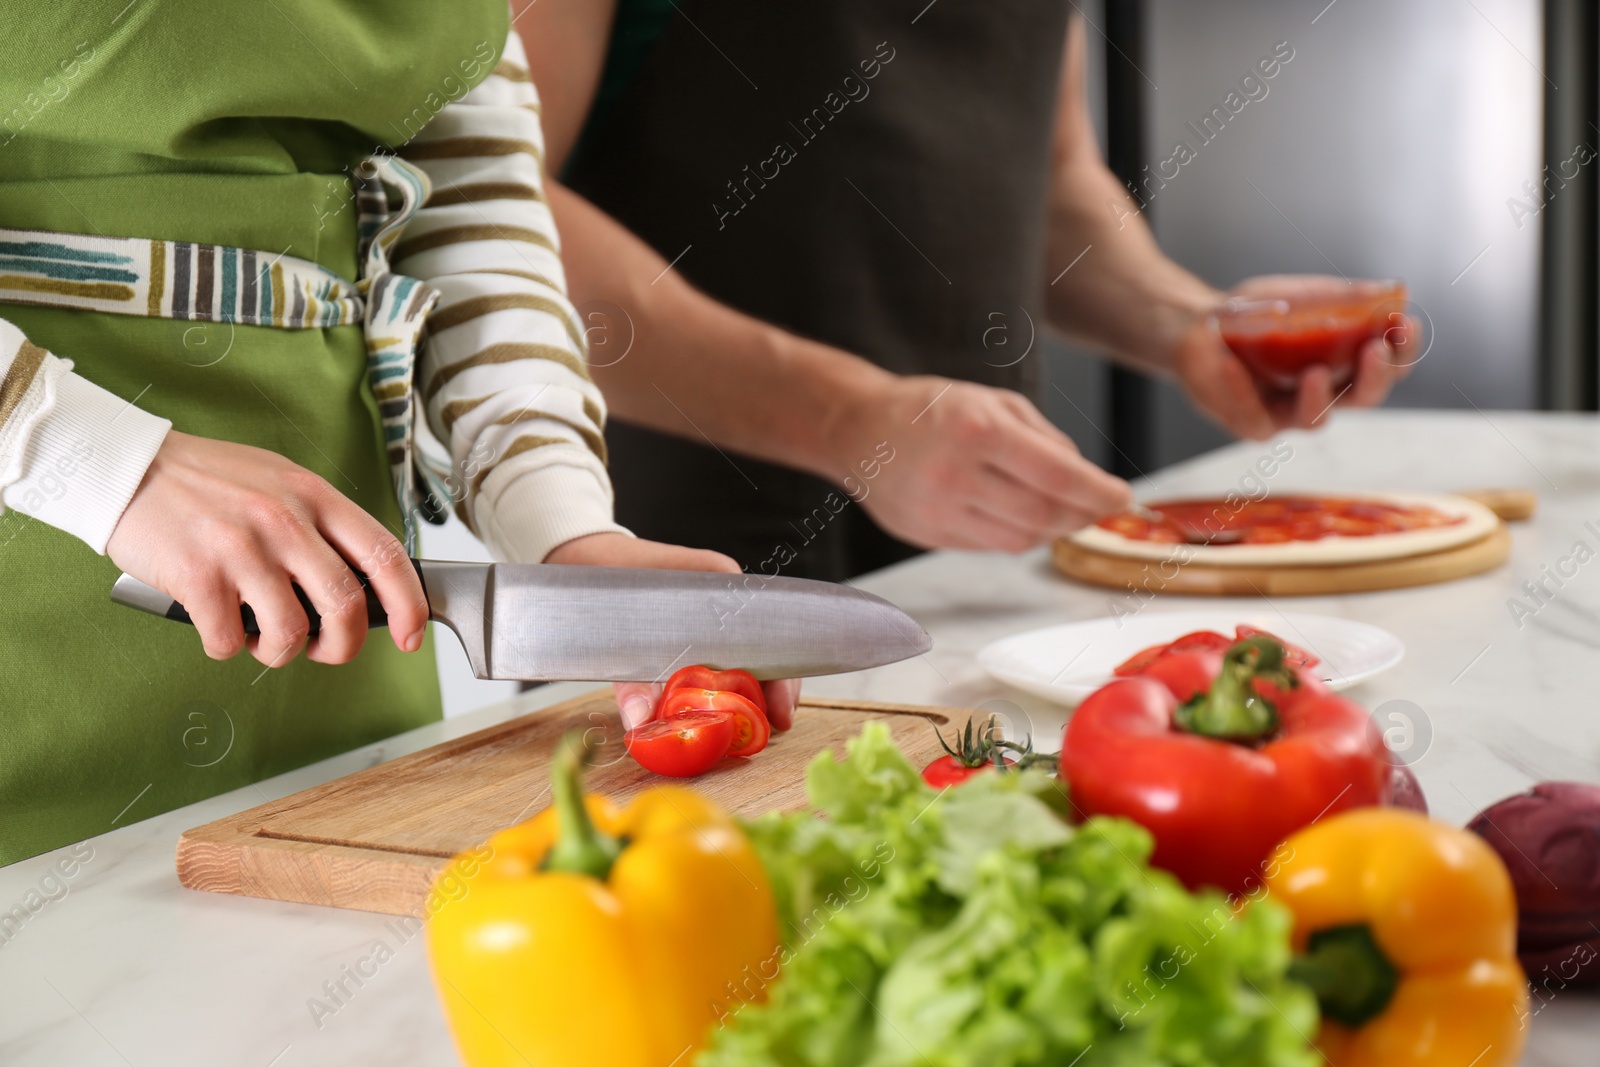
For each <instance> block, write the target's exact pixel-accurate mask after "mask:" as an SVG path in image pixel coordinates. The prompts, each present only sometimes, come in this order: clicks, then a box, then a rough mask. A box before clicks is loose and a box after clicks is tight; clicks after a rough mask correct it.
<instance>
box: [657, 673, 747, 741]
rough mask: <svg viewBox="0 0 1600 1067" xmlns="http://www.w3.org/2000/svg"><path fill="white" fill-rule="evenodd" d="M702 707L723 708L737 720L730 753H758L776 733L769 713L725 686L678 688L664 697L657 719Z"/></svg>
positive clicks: (664, 718) (714, 709)
mask: <svg viewBox="0 0 1600 1067" xmlns="http://www.w3.org/2000/svg"><path fill="white" fill-rule="evenodd" d="M699 711H717V712H722V713H724V714H726V715H728V716H729V717H730V718H731V719H732V720H733V743H732V744H731V745H729V746H728V755H730V756H754V755H755V754H756V753H757V752H760V751H761V750H762V749H764V748H766V747H767V740H768V738H770V737H771V736H772V727H771V725H770V724H769V723H768V722H767V716H766V713H765V712H763V711H762V710H761V709H760V708H759V707H757V706H756V705H755V704H753V703H751V702H750V701H749V700H747V699H746V698H745V697H743V696H740V695H739V694H738V693H733V692H729V691H728V690H725V689H677V690H674V691H673V692H670V693H668V694H667V695H666V697H665V698H664V699H663V700H662V701H661V708H660V710H658V711H657V712H656V719H657V720H659V721H663V722H665V721H670V720H672V719H674V718H676V717H678V716H681V715H689V714H693V713H695V712H699Z"/></svg>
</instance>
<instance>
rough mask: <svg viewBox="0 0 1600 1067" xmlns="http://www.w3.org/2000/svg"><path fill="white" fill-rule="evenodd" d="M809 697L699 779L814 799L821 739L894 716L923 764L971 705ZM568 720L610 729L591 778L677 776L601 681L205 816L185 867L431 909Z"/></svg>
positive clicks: (766, 797)
mask: <svg viewBox="0 0 1600 1067" xmlns="http://www.w3.org/2000/svg"><path fill="white" fill-rule="evenodd" d="M801 705H802V707H803V710H802V712H801V713H800V714H798V715H796V716H795V726H794V729H792V730H789V731H788V732H787V733H783V734H774V735H773V740H772V743H771V744H770V745H768V746H767V748H766V750H765V751H763V752H761V753H759V754H757V755H756V756H754V757H752V758H750V759H747V760H728V761H726V762H725V763H724V764H723V765H721V766H720V767H717V768H715V769H713V770H712V771H710V772H708V773H707V774H704V775H702V776H701V777H699V778H696V779H694V780H693V782H692V783H691V784H692V786H693V788H695V789H696V790H698V791H700V792H702V793H704V794H705V795H707V796H709V797H711V798H712V799H714V800H716V801H717V802H718V803H720V804H722V805H723V806H724V807H725V808H727V809H729V810H730V811H734V812H737V813H738V814H740V815H746V816H754V815H759V814H761V813H763V812H767V811H773V810H778V811H788V810H793V809H796V808H800V807H803V806H804V805H805V780H804V779H805V767H806V764H807V763H809V762H810V761H811V759H812V757H813V756H815V755H816V754H817V753H818V752H820V751H822V750H823V749H825V748H832V749H833V750H834V751H835V752H836V753H837V754H839V755H841V756H842V755H843V753H844V744H845V742H846V741H847V740H848V739H849V738H851V737H853V736H855V735H856V734H857V733H859V732H860V730H861V726H862V724H863V723H864V722H866V721H868V720H872V719H877V720H881V721H883V722H886V723H888V725H889V729H890V731H891V732H892V734H893V735H894V739H895V742H896V743H897V744H899V746H900V748H901V750H902V751H904V752H905V753H906V755H907V756H908V757H910V759H911V761H912V763H914V764H916V765H918V766H921V765H922V764H924V763H927V762H928V761H930V760H932V759H933V758H934V757H935V756H937V755H938V754H939V752H940V748H939V742H938V739H937V738H936V736H935V733H934V731H935V728H938V729H944V728H945V727H946V726H947V725H948V724H950V723H952V722H954V723H956V724H958V725H962V724H965V722H966V720H967V717H968V716H969V715H970V714H973V713H971V712H968V711H963V710H957V709H953V708H931V707H916V706H912V705H904V704H879V703H871V702H867V701H846V700H828V699H812V698H804V699H802V700H801ZM572 729H581V730H593V731H597V733H596V734H594V735H593V736H594V737H596V738H602V739H603V742H602V744H601V748H600V756H599V759H598V761H597V764H596V766H595V767H594V768H592V769H591V770H590V772H589V774H588V776H587V778H586V780H585V784H586V787H587V788H588V789H589V790H590V791H592V792H595V793H600V794H603V795H605V796H609V797H612V798H613V799H616V800H621V801H626V800H627V799H629V798H630V797H632V796H633V795H634V794H636V793H638V792H640V791H641V790H643V789H645V788H647V787H649V786H651V785H656V784H660V783H661V782H664V781H669V780H670V779H663V778H660V777H658V776H656V775H654V774H651V773H650V772H649V771H646V770H645V769H644V768H642V767H640V766H639V765H638V764H637V763H635V762H634V761H633V760H632V759H630V758H629V757H628V756H627V754H626V752H625V751H624V750H623V748H622V741H621V738H622V728H621V721H620V718H619V714H618V711H617V705H616V702H615V701H613V700H612V698H611V690H610V689H604V690H599V691H596V692H594V693H590V694H588V695H586V696H581V697H577V698H576V699H573V700H569V701H566V702H565V703H562V704H557V705H555V706H553V707H549V708H544V709H541V710H539V711H535V712H531V713H530V714H527V715H523V716H521V717H519V718H516V719H512V720H510V721H509V722H505V723H501V724H500V725H498V726H492V727H490V728H488V729H486V730H480V731H478V732H477V733H474V734H469V735H467V736H466V737H462V738H458V739H456V740H454V741H447V742H445V743H444V744H440V745H435V746H434V747H432V748H429V749H424V750H423V751H421V752H416V753H413V754H411V755H409V756H402V757H401V758H399V759H396V760H392V761H390V762H388V763H384V764H380V765H378V766H376V767H371V768H368V769H367V770H364V771H359V772H357V773H355V774H351V775H347V776H345V777H344V778H339V779H337V780H335V781H332V782H328V783H326V784H324V785H320V786H316V787H314V788H311V789H307V790H305V791H304V792H300V793H296V794H294V795H293V796H289V797H285V798H283V799H282V800H277V801H273V802H271V803H268V804H263V805H261V806H260V807H257V808H251V809H250V810H249V811H243V812H240V813H239V814H237V815H232V816H229V817H228V818H226V819H219V820H218V821H216V822H213V823H208V824H206V825H205V826H199V827H196V828H195V829H193V830H190V831H188V832H187V833H185V834H184V835H183V837H182V838H181V839H180V840H179V841H178V880H179V881H180V882H182V883H183V884H184V885H186V886H188V887H189V888H191V889H201V890H206V891H209V892H214V893H238V894H242V895H244V896H253V897H267V898H270V899H273V900H291V901H297V902H300V903H304V904H326V905H331V906H333V907H338V908H356V909H360V910H362V911H377V912H386V913H388V914H391V915H415V916H418V917H421V916H422V915H423V914H424V903H425V901H426V899H427V894H428V889H429V887H430V886H431V885H432V883H433V879H434V876H435V875H436V874H437V873H438V872H439V870H440V869H441V868H443V867H444V866H445V864H446V863H447V862H448V861H449V860H450V858H451V857H452V856H455V855H456V854H457V853H460V852H463V851H465V850H467V849H469V848H473V847H474V846H476V845H478V844H480V843H482V842H483V841H484V840H485V839H486V838H488V837H489V836H490V835H492V834H494V833H496V832H498V831H500V830H503V829H505V828H506V827H508V826H512V825H515V824H516V823H518V822H521V821H523V820H524V819H529V818H532V817H533V816H534V815H535V814H536V813H538V812H539V811H540V810H542V809H543V808H544V807H545V806H546V805H547V804H548V803H549V780H548V778H547V775H546V771H547V770H548V768H549V765H550V757H551V754H552V753H553V752H554V750H555V746H556V742H557V741H559V740H560V738H561V737H562V735H563V734H565V733H566V732H567V731H568V730H572Z"/></svg>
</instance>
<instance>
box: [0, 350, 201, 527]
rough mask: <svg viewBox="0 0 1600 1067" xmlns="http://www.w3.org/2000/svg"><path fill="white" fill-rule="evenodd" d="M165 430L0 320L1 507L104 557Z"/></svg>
mask: <svg viewBox="0 0 1600 1067" xmlns="http://www.w3.org/2000/svg"><path fill="white" fill-rule="evenodd" d="M171 428H172V423H170V422H168V421H167V420H166V419H162V418H158V417H156V416H155V415H152V414H150V413H149V412H147V411H143V410H141V409H140V408H136V407H134V406H133V405H132V404H130V403H128V402H127V401H125V400H123V399H122V398H121V397H119V396H117V395H116V394H115V393H112V392H109V391H107V390H105V389H102V388H100V387H99V386H98V385H95V384H94V383H93V382H91V381H89V380H88V379H86V378H83V377H81V376H79V375H77V374H74V373H73V372H72V364H71V363H70V362H69V361H67V360H64V359H61V358H60V357H58V356H55V355H52V354H51V353H49V352H47V351H45V350H44V349H42V348H40V347H39V346H38V345H35V344H33V343H32V342H31V341H29V340H28V339H27V337H25V336H23V333H22V331H21V330H19V329H17V328H16V327H15V326H13V325H12V324H11V323H9V322H7V321H5V320H4V319H0V501H3V504H4V506H3V507H0V513H3V512H4V510H5V509H6V508H11V509H13V510H15V511H17V512H19V513H21V514H23V515H28V516H31V517H32V518H35V519H38V520H39V521H40V522H43V523H45V524H46V525H49V526H54V527H56V528H57V529H58V530H64V531H66V532H67V533H69V534H71V535H72V536H74V537H76V538H78V539H80V540H82V541H83V542H84V543H85V544H87V545H88V546H89V547H90V548H92V549H94V550H95V551H96V552H99V553H101V554H102V555H104V554H105V550H106V542H107V541H109V540H110V539H111V532H112V531H113V530H115V529H116V526H117V522H118V521H119V520H120V519H121V518H122V513H123V511H125V510H126V509H127V507H128V502H129V501H130V500H132V499H133V494H134V493H135V492H136V491H138V488H139V483H140V482H142V481H143V480H144V474H145V471H146V470H148V469H149V467H150V463H151V461H153V460H154V459H155V455H156V450H157V449H159V448H160V447H161V442H162V441H164V440H166V436H167V431H168V430H170V429H171ZM8 525H9V523H8ZM7 540H9V538H7Z"/></svg>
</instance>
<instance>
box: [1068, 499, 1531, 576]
mask: <svg viewBox="0 0 1600 1067" xmlns="http://www.w3.org/2000/svg"><path fill="white" fill-rule="evenodd" d="M1273 495H1274V496H1327V497H1333V498H1337V499H1341V500H1348V499H1360V500H1373V501H1378V502H1385V503H1395V504H1410V505H1418V504H1421V505H1425V506H1428V507H1432V508H1436V509H1437V510H1439V511H1441V512H1443V513H1445V514H1446V515H1450V516H1455V517H1460V519H1461V520H1462V521H1460V522H1457V523H1454V524H1452V525H1450V526H1435V527H1431V528H1427V529H1421V530H1407V531H1405V532H1403V533H1382V534H1372V535H1370V536H1365V537H1324V538H1322V539H1321V540H1317V541H1286V542H1282V543H1277V544H1210V545H1190V544H1171V543H1168V542H1161V541H1136V540H1133V539H1132V538H1128V537H1124V536H1122V535H1121V534H1118V533H1114V532H1112V531H1111V530H1107V529H1105V528H1103V527H1100V526H1090V527H1087V528H1086V529H1083V530H1079V531H1078V532H1077V533H1075V534H1072V535H1071V536H1069V537H1068V538H1067V540H1068V541H1071V542H1072V543H1073V544H1076V545H1079V546H1081V547H1083V548H1087V549H1090V550H1092V551H1095V552H1101V553H1104V554H1106V555H1112V556H1121V557H1123V558H1126V559H1143V560H1152V561H1158V562H1164V561H1166V560H1170V559H1176V560H1180V561H1182V562H1184V563H1205V564H1209V565H1213V566H1223V567H1226V566H1235V567H1263V566H1265V567H1270V566H1308V565H1309V566H1321V565H1336V564H1341V563H1367V562H1372V561H1375V560H1388V559H1401V558H1404V557H1406V556H1417V555H1422V554H1423V553H1428V552H1442V551H1444V550H1446V549H1451V548H1458V547H1460V546H1462V545H1467V544H1471V543H1472V542H1474V541H1477V540H1480V539H1482V538H1483V537H1486V536H1488V535H1489V534H1491V533H1493V532H1494V530H1495V529H1496V528H1497V527H1498V526H1499V525H1500V519H1499V517H1498V516H1496V515H1495V513H1494V512H1492V511H1490V510H1489V509H1488V508H1486V507H1484V506H1483V505H1482V504H1479V503H1478V502H1477V501H1474V500H1468V499H1467V498H1466V497H1460V496H1455V495H1453V494H1450V493H1414V492H1392V493H1391V492H1384V493H1367V492H1350V493H1347V492H1322V493H1291V492H1288V491H1284V492H1281V493H1274V494H1273ZM1217 503H1218V506H1219V507H1224V508H1225V507H1226V505H1225V504H1223V502H1222V500H1221V499H1219V500H1218V501H1217Z"/></svg>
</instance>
